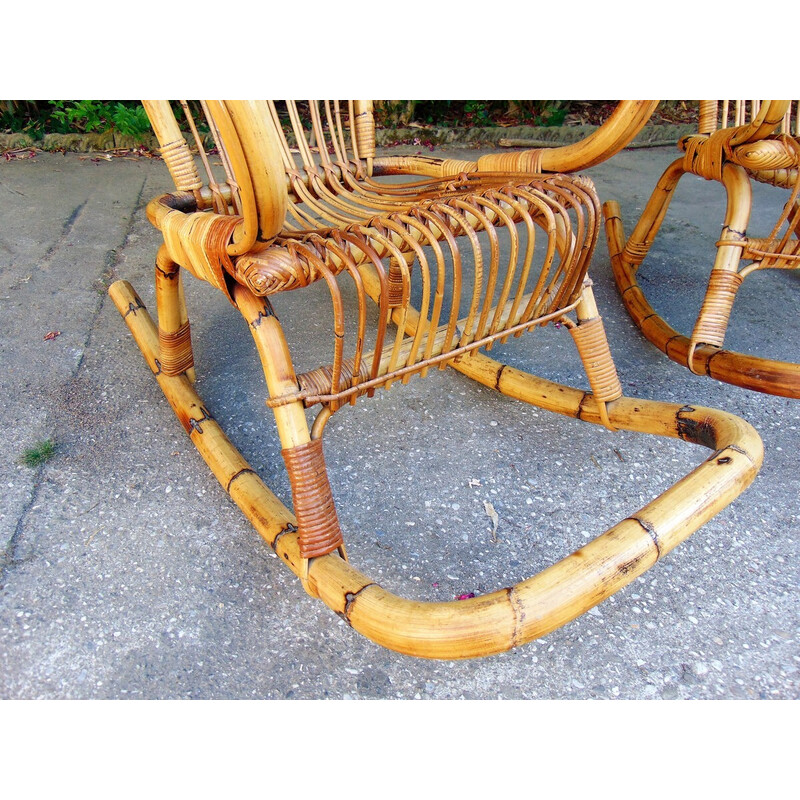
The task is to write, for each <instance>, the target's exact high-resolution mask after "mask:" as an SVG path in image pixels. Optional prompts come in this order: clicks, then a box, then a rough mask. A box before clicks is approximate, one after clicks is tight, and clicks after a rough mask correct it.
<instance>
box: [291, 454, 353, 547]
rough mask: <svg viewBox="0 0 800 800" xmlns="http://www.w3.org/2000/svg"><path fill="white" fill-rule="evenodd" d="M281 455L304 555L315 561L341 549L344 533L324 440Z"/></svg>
mask: <svg viewBox="0 0 800 800" xmlns="http://www.w3.org/2000/svg"><path fill="white" fill-rule="evenodd" d="M281 455H282V456H283V458H284V461H285V462H286V469H287V471H288V473H289V482H290V483H291V485H292V497H293V499H294V513H295V516H296V517H297V527H298V541H299V545H300V555H301V556H302V557H303V558H315V557H317V556H323V555H326V554H327V553H330V552H332V551H334V550H337V549H339V548H340V547H341V546H342V544H343V541H342V531H341V528H340V527H339V519H338V517H337V516H336V507H335V506H334V504H333V495H332V494H331V487H330V484H329V483H328V473H327V470H326V468H325V458H324V456H323V454H322V440H321V439H314V440H312V441H310V442H308V443H306V444H301V445H297V446H295V447H291V448H287V449H285V450H281Z"/></svg>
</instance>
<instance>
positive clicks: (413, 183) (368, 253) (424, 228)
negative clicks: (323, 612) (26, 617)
mask: <svg viewBox="0 0 800 800" xmlns="http://www.w3.org/2000/svg"><path fill="white" fill-rule="evenodd" d="M145 105H146V108H147V111H148V114H149V116H150V119H151V121H152V123H153V127H154V129H155V131H156V134H157V136H158V138H159V141H160V143H161V152H162V155H163V157H164V160H165V161H166V163H167V166H168V167H169V169H170V172H171V174H172V176H173V179H174V181H175V184H176V191H175V192H174V193H172V194H169V195H165V196H163V197H159V198H156V199H155V200H153V201H152V202H151V203H150V205H149V206H148V215H149V218H150V220H151V221H152V222H153V224H154V225H155V226H156V227H157V228H158V229H159V230H160V231H161V232H162V234H163V236H164V244H163V245H162V247H161V249H160V251H159V253H158V256H157V259H156V298H157V301H156V302H157V311H158V325H157V326H156V324H155V323H154V322H153V320H152V319H151V317H150V316H149V314H148V312H147V310H146V309H145V308H144V306H143V304H142V302H141V300H140V299H139V297H138V295H137V294H136V292H135V291H134V290H133V288H132V287H131V286H130V284H129V283H127V282H125V281H118V282H117V283H115V284H114V285H113V286H112V287H111V290H110V293H111V296H112V297H113V299H114V302H115V304H116V306H117V308H118V309H119V311H120V313H121V314H122V315H123V317H124V318H125V321H126V322H127V324H128V326H129V328H130V330H131V331H132V333H133V335H134V338H135V340H136V342H137V344H138V345H139V347H140V348H141V350H142V352H143V354H144V356H145V358H146V360H147V362H148V364H149V365H150V368H151V369H152V370H153V372H154V373H155V376H156V378H157V380H158V382H159V384H160V386H161V388H162V389H163V391H164V394H165V395H166V397H167V399H168V400H169V402H170V403H171V405H172V407H173V409H174V410H175V412H176V414H177V416H178V418H179V419H180V421H181V423H182V424H183V427H184V429H185V430H186V432H187V433H188V435H189V436H190V437H191V439H192V441H193V442H194V444H195V445H196V446H197V448H198V449H199V451H200V453H201V454H202V455H203V457H204V458H205V459H206V461H207V462H208V464H209V466H210V467H211V469H212V470H213V472H214V474H215V475H216V477H217V478H218V479H219V481H220V483H221V484H222V486H223V487H224V488H225V490H226V491H227V492H228V494H229V495H230V497H231V498H232V499H233V500H234V501H235V502H236V503H237V504H238V505H239V506H240V508H241V509H242V510H243V511H244V513H245V514H246V515H247V517H248V518H249V519H250V520H251V522H252V524H253V525H254V527H255V528H256V529H257V531H258V532H259V533H260V534H261V535H262V536H263V538H264V539H265V540H266V541H267V543H268V544H269V545H270V546H271V547H272V548H273V549H274V550H275V552H276V553H277V554H279V556H280V557H281V559H282V560H283V561H285V563H286V564H287V565H288V567H289V568H290V569H291V570H292V571H293V572H294V573H295V574H296V575H297V576H298V577H299V578H300V580H301V581H302V582H303V585H304V586H305V588H306V590H307V591H308V592H309V593H310V594H311V595H313V596H316V597H319V598H320V599H321V600H322V601H324V602H325V603H326V604H327V605H328V606H329V607H330V608H331V609H333V610H334V611H335V612H337V613H338V614H339V615H341V616H342V617H343V618H344V619H345V620H346V621H347V622H348V623H349V624H350V625H351V626H352V627H353V628H355V629H356V630H358V631H360V632H361V633H363V634H364V635H366V636H367V637H369V638H371V639H373V640H374V641H376V642H378V643H380V644H383V645H385V646H387V647H389V648H392V649H395V650H398V651H400V652H404V653H408V654H412V655H416V656H424V657H431V658H467V657H476V656H483V655H487V654H490V653H497V652H502V651H504V650H508V649H510V648H512V647H514V646H517V645H520V644H522V643H524V642H528V641H530V640H532V639H534V638H536V637H540V636H543V635H545V634H546V633H548V632H549V631H552V630H554V629H555V628H558V627H560V626H561V625H563V624H565V623H566V622H568V621H570V620H571V619H574V618H575V617H577V616H579V615H580V614H582V613H583V612H585V611H587V610H588V609H589V608H591V607H593V606H594V605H596V604H597V603H599V602H601V601H602V600H603V599H605V598H607V597H609V596H610V595H612V594H613V593H614V592H616V591H617V590H618V589H620V588H621V587H622V586H624V585H626V584H628V583H629V582H630V581H632V580H633V579H634V578H636V577H637V576H638V575H640V574H642V573H643V572H644V571H645V570H647V569H648V568H649V567H651V566H652V565H653V564H654V563H655V562H656V561H657V560H658V559H659V558H661V557H662V556H663V555H665V554H666V553H667V552H669V551H670V550H671V549H672V548H673V547H675V546H676V545H678V544H679V543H680V542H682V541H683V540H684V539H686V538H687V537H688V536H689V535H690V534H691V533H693V532H694V531H695V530H696V529H697V528H699V527H700V526H701V525H702V524H704V523H705V522H706V521H707V520H708V519H710V518H711V517H712V516H714V514H716V513H717V512H718V511H719V510H721V509H722V508H724V507H725V506H726V505H727V504H728V503H730V502H731V501H732V500H733V499H734V498H735V497H736V496H738V495H739V494H740V493H741V492H742V491H743V490H744V489H745V487H746V486H747V485H749V483H750V482H751V481H752V479H753V478H754V476H755V474H756V472H757V471H758V469H759V467H760V463H761V458H762V445H761V440H760V438H759V436H758V434H757V433H756V432H755V431H754V430H753V429H752V428H751V427H750V426H749V425H748V424H747V423H746V422H744V421H743V420H741V419H739V418H738V417H735V416H732V415H730V414H726V413H724V412H721V411H717V410H713V409H708V408H701V407H695V406H690V405H684V406H680V405H669V404H665V403H660V402H655V401H651V400H636V399H632V398H627V397H624V396H623V393H622V389H621V386H620V383H619V381H618V378H617V374H616V371H615V368H614V364H613V361H612V359H611V354H610V351H609V348H608V343H607V340H606V337H605V334H604V332H603V325H602V321H601V318H600V316H599V314H598V311H597V307H596V305H595V303H594V300H593V297H592V290H591V283H590V282H589V281H588V279H587V269H588V266H589V261H590V258H591V256H592V252H593V249H594V246H595V242H596V239H597V235H598V233H599V227H600V208H599V202H598V200H597V197H596V194H595V191H594V188H593V186H592V184H591V182H590V181H589V180H588V179H586V178H582V177H571V176H568V175H564V174H557V173H556V174H549V173H548V172H547V170H550V169H553V168H554V167H555V168H558V169H562V170H564V169H568V170H574V169H578V168H580V167H581V166H586V165H588V164H589V163H597V162H596V161H595V159H597V160H602V159H603V158H606V157H608V156H609V155H611V154H612V153H613V152H615V151H616V150H618V149H619V148H620V147H622V146H623V145H624V144H625V143H626V142H627V141H629V140H630V138H632V136H633V135H634V134H635V132H636V131H637V130H638V129H639V128H640V127H641V125H643V124H644V121H645V120H646V119H647V118H648V117H649V115H650V113H651V111H652V104H651V103H638V102H637V103H623V104H621V105H620V107H619V108H618V111H617V112H615V113H616V116H615V118H614V119H613V120H612V123H613V124H611V125H609V126H608V127H607V128H605V126H604V128H605V132H601V134H600V135H599V136H597V137H595V138H594V140H593V141H591V142H588V143H587V142H584V143H581V144H580V145H578V146H577V148H575V147H573V148H564V149H559V150H558V151H553V152H547V151H545V152H538V153H536V152H534V153H522V154H519V153H517V154H511V155H499V156H495V157H489V158H486V159H480V160H479V161H478V162H477V163H474V162H469V161H441V160H438V159H433V158H420V157H414V158H405V157H395V158H388V157H387V158H379V157H376V154H375V147H374V123H373V118H372V109H371V104H370V103H368V102H355V103H349V104H341V105H340V104H339V103H324V104H321V105H320V104H319V103H317V102H310V103H309V104H307V105H302V106H301V105H300V104H298V103H295V102H287V103H286V105H285V106H280V107H279V106H278V105H277V104H275V103H271V102H260V101H258V102H240V101H236V102H211V101H208V102H203V103H202V109H203V110H204V112H205V124H207V125H208V128H209V130H210V135H211V136H213V138H214V141H215V146H216V147H217V148H218V154H219V155H218V157H219V158H221V161H222V165H223V167H224V171H225V175H224V176H223V178H222V179H217V177H215V176H214V166H213V165H208V161H209V158H208V156H206V155H205V153H204V150H203V148H202V141H201V140H202V137H201V136H199V134H198V142H199V144H200V158H201V159H202V160H203V161H204V162H206V164H207V165H208V166H209V172H210V175H211V177H209V179H208V180H207V181H204V180H203V179H201V178H200V174H199V172H198V170H197V168H196V161H195V158H194V157H193V155H192V153H191V152H190V149H189V146H188V144H187V142H186V140H185V139H184V136H183V134H182V133H181V130H180V128H179V125H178V122H177V121H176V118H175V116H173V112H172V109H171V107H170V104H169V103H165V102H146V103H145ZM197 108H198V106H197V104H192V105H191V106H190V105H189V104H184V110H186V111H188V112H189V113H188V117H187V119H188V122H187V124H188V126H189V128H190V129H191V130H193V131H194V132H195V133H197V131H198V126H197V125H196V124H195V122H194V121H193V112H194V111H196V110H197ZM301 112H304V113H306V115H307V116H305V117H304V118H301ZM400 174H409V175H413V176H415V177H414V179H413V180H411V179H406V180H405V182H399V183H398V182H397V180H398V179H396V178H390V179H388V180H387V179H385V178H382V176H386V175H400ZM184 270H185V271H188V272H189V273H191V274H193V275H195V276H196V277H198V278H200V279H202V280H205V281H208V282H209V283H211V284H212V285H213V286H215V287H216V288H218V289H219V290H220V291H221V292H222V293H223V294H224V295H225V296H226V297H227V298H228V300H229V301H230V302H231V303H232V304H233V305H234V306H235V307H236V308H237V309H238V310H239V311H240V312H241V313H242V315H243V316H244V319H245V321H246V323H247V325H248V326H249V330H250V333H251V334H252V336H253V339H254V340H255V344H256V347H257V350H258V354H259V356H260V359H261V363H262V366H263V371H264V374H265V377H266V384H267V388H268V393H269V399H268V400H267V404H268V406H269V407H270V408H271V409H272V411H273V412H274V415H275V419H276V422H277V426H278V432H279V436H280V440H281V445H282V455H283V458H284V460H285V464H286V468H287V470H288V475H289V479H290V484H291V491H292V499H293V506H294V512H292V511H290V510H289V509H288V508H287V507H286V506H285V505H284V504H283V503H282V502H281V501H280V500H279V499H278V498H277V497H276V496H275V494H273V493H272V492H271V491H270V489H269V488H268V487H267V486H266V485H265V484H264V483H263V482H262V481H261V479H260V478H259V477H258V476H257V475H256V474H255V473H254V472H253V470H252V469H251V468H250V467H249V466H248V464H247V462H246V461H245V460H244V458H243V457H242V456H241V454H240V453H239V452H238V451H237V450H236V449H235V448H234V446H233V445H232V444H231V443H230V441H229V440H228V439H227V438H226V437H225V435H224V433H223V432H222V429H221V428H220V426H219V425H218V423H217V422H216V421H215V419H214V418H213V416H212V415H211V414H210V413H209V411H208V409H207V408H206V406H205V404H204V403H203V401H202V399H201V398H200V397H199V395H198V394H197V392H196V390H195V387H194V385H193V383H194V369H193V355H192V347H191V339H190V328H189V322H188V315H187V310H186V307H185V302H184V295H183V288H182V273H183V271H184ZM317 282H318V283H319V284H320V285H321V286H325V287H327V294H328V295H329V297H330V314H331V318H332V320H333V322H332V335H331V337H330V359H329V361H328V363H327V364H326V365H323V366H314V367H313V368H311V369H309V370H306V371H304V372H302V373H299V374H298V372H297V371H296V366H295V363H294V362H293V360H292V356H291V355H290V348H289V345H288V343H287V341H286V338H285V337H284V333H283V330H282V328H281V324H280V322H279V321H278V316H277V315H276V311H275V309H274V308H273V305H272V300H271V299H270V298H273V299H274V301H275V304H276V306H277V305H278V304H279V303H280V296H279V295H280V294H281V293H282V292H286V291H289V290H293V289H301V290H302V289H303V288H304V287H309V286H310V285H311V284H312V283H317ZM345 308H353V309H355V310H354V311H352V313H350V314H349V315H348V314H346V313H345ZM315 313H316V312H315ZM548 323H560V324H562V325H564V326H566V327H567V328H568V329H569V331H570V333H571V334H572V336H573V337H574V340H575V343H576V345H577V348H578V351H579V353H580V357H581V359H582V362H583V364H584V366H585V368H586V372H587V375H588V381H589V386H590V387H591V391H590V392H589V391H585V390H583V389H578V388H571V387H567V386H564V385H561V384H557V383H553V382H551V381H548V380H545V379H544V378H540V377H536V376H534V375H531V374H528V373H525V372H522V371H520V370H517V369H515V368H513V367H511V366H507V365H504V364H501V363H499V362H498V361H496V360H493V359H491V358H490V357H489V356H488V355H486V354H485V352H479V351H481V350H487V349H490V348H491V347H492V345H493V344H494V343H495V342H498V341H500V342H502V341H504V340H506V339H508V338H509V337H511V336H519V335H520V334H522V333H523V332H527V331H532V330H534V329H536V328H538V327H541V326H543V325H546V324H548ZM446 366H450V367H453V368H454V369H456V370H458V371H459V372H462V373H463V374H465V375H467V376H469V377H471V378H473V379H474V380H476V381H478V382H479V383H481V384H483V385H485V386H488V387H491V388H494V389H497V390H498V391H499V392H501V393H502V394H505V395H508V396H509V397H511V398H516V399H518V400H521V401H524V402H527V403H532V404H534V405H536V406H539V407H541V408H545V409H548V410H551V411H555V412H558V413H560V414H565V415H568V416H572V417H576V418H579V419H581V420H585V421H587V422H592V423H596V424H601V425H604V426H606V427H608V428H611V429H627V430H634V431H641V432H645V433H651V434H656V435H660V436H668V437H676V438H680V439H683V440H686V441H689V442H694V443H697V444H700V445H702V446H704V447H706V448H709V449H710V450H711V451H712V454H711V455H710V457H708V458H707V459H706V460H705V461H703V462H702V463H701V464H700V465H699V466H697V467H696V468H695V469H694V470H693V471H692V472H691V473H690V474H689V475H687V476H686V477H684V478H683V479H681V480H680V481H679V482H678V483H676V484H675V485H674V486H673V487H672V488H670V489H669V490H668V491H666V492H664V493H663V494H662V495H660V496H659V497H658V498H656V499H655V500H653V501H651V502H650V503H648V504H647V505H646V506H644V508H642V509H641V510H640V511H638V512H637V513H635V514H633V515H632V516H630V517H628V518H627V519H625V520H623V521H622V522H620V523H618V524H617V525H615V526H613V527H612V528H610V529H609V530H607V531H606V532H605V533H603V534H602V535H600V536H599V537H598V538H596V539H595V540H594V541H592V542H590V543H588V544H587V545H586V546H584V547H582V548H581V549H580V550H578V551H577V552H575V553H573V554H572V555H570V556H568V557H566V558H564V559H563V560H561V561H559V562H558V563H556V564H554V565H553V566H551V567H549V568H547V569H545V570H544V571H543V572H541V573H539V574H538V575H536V576H535V577H533V578H530V579H528V580H525V581H523V582H521V583H519V584H517V585H515V586H513V587H509V588H504V589H500V590H498V591H495V592H493V593H491V594H486V595H483V596H478V597H474V598H471V599H466V600H460V601H452V602H417V601H411V600H406V599H403V598H401V597H398V596H396V595H393V594H391V593H390V592H388V591H386V590H385V589H384V588H382V587H381V586H379V585H378V584H377V583H375V582H374V581H372V580H370V579H369V578H368V577H366V576H365V575H363V574H362V573H360V572H358V571H357V570H356V569H355V568H354V567H353V566H352V565H351V563H350V562H349V561H348V559H347V554H346V550H345V541H344V536H343V533H342V531H341V529H340V526H339V522H338V517H337V513H336V508H335V506H334V501H333V495H332V491H331V486H330V484H329V481H328V476H327V473H326V468H325V462H324V458H323V451H322V435H323V431H324V429H325V426H326V423H327V422H328V420H329V419H330V417H331V415H332V414H334V413H335V412H336V411H337V410H339V409H341V408H342V407H345V406H347V405H348V404H352V403H355V402H356V401H357V399H358V398H363V397H369V396H372V395H373V394H375V393H376V392H378V391H382V390H385V389H387V388H389V387H390V386H392V385H396V384H401V383H405V382H407V381H408V380H409V378H410V377H411V376H413V375H424V374H425V373H426V372H428V371H429V370H431V369H434V368H439V369H444V368H445V367H446ZM311 408H319V409H320V410H319V412H318V414H317V415H316V418H315V420H314V421H313V424H311V425H309V423H308V421H307V417H306V410H307V409H311Z"/></svg>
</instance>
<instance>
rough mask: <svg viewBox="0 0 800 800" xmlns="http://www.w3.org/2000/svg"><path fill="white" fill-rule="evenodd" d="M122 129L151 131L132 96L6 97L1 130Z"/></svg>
mask: <svg viewBox="0 0 800 800" xmlns="http://www.w3.org/2000/svg"><path fill="white" fill-rule="evenodd" d="M108 130H114V131H118V132H119V133H120V134H123V135H126V136H133V137H136V138H137V139H141V138H143V137H144V136H145V135H146V134H148V133H149V131H150V124H149V122H148V120H147V114H146V113H145V111H144V108H143V107H142V104H141V103H140V102H138V101H130V100H44V101H42V100H2V101H0V131H9V132H11V133H29V134H31V135H32V136H34V137H37V138H38V137H40V136H42V135H43V134H45V133H97V132H104V131H108Z"/></svg>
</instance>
